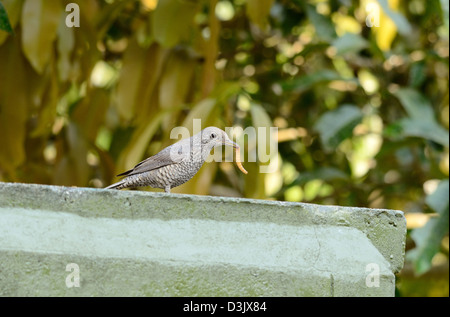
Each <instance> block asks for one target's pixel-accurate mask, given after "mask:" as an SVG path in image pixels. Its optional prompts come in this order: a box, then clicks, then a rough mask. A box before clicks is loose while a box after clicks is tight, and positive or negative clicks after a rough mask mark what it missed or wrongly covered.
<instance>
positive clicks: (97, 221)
mask: <svg viewBox="0 0 450 317" xmlns="http://www.w3.org/2000/svg"><path fill="white" fill-rule="evenodd" d="M405 234H406V221H405V218H404V216H403V213H402V212H400V211H392V210H375V209H366V208H347V207H337V206H319V205H312V204H302V203H288V202H274V201H262V200H251V199H238V198H223V197H210V196H192V195H177V194H170V195H167V194H164V193H149V192H140V191H116V190H102V189H90V188H69V187H57V186H43V185H25V184H8V183H0V296H393V295H394V288H395V275H394V273H396V272H398V271H399V270H400V269H401V268H402V266H403V257H404V240H405ZM69 263H76V264H77V265H78V267H79V277H80V287H72V288H69V287H67V285H66V279H67V278H69V279H70V278H72V277H73V276H72V275H70V274H71V272H70V271H66V265H67V264H69ZM377 281H379V284H376V282H377Z"/></svg>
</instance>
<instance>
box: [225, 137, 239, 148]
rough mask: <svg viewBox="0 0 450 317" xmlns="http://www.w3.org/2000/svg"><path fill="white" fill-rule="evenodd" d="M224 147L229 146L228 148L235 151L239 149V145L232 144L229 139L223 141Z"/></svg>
mask: <svg viewBox="0 0 450 317" xmlns="http://www.w3.org/2000/svg"><path fill="white" fill-rule="evenodd" d="M225 145H229V146H232V147H233V148H235V149H239V145H237V143H234V142H233V141H231V140H230V139H227V140H225Z"/></svg>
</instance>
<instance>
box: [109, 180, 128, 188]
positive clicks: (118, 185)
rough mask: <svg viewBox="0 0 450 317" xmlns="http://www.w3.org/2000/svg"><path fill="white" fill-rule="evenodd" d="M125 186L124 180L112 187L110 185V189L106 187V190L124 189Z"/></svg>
mask: <svg viewBox="0 0 450 317" xmlns="http://www.w3.org/2000/svg"><path fill="white" fill-rule="evenodd" d="M123 185H124V184H123V180H121V181H119V182H117V183H114V184H112V185H109V186H108V187H105V189H122V188H123V187H122V186H123Z"/></svg>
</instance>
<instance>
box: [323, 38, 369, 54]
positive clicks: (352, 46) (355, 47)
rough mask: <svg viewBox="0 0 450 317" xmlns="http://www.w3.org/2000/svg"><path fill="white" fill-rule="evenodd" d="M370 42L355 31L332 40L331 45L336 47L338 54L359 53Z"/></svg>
mask: <svg viewBox="0 0 450 317" xmlns="http://www.w3.org/2000/svg"><path fill="white" fill-rule="evenodd" d="M368 44H369V43H368V42H367V41H366V40H365V39H364V38H363V37H362V36H361V35H359V34H355V33H345V34H344V35H343V36H341V37H338V38H337V39H335V40H334V41H333V42H331V45H333V46H334V47H335V48H336V54H338V55H342V54H345V53H358V52H359V51H360V50H362V49H363V48H366V47H367V46H368Z"/></svg>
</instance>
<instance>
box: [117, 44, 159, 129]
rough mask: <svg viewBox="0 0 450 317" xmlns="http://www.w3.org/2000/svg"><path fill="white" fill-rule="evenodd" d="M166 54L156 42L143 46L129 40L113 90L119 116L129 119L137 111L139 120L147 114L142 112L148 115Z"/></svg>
mask: <svg viewBox="0 0 450 317" xmlns="http://www.w3.org/2000/svg"><path fill="white" fill-rule="evenodd" d="M166 56H167V50H165V49H162V48H161V47H160V46H159V45H158V44H153V45H151V46H150V47H149V48H148V49H143V48H141V47H140V46H139V45H138V43H137V42H136V40H134V39H133V40H132V41H130V44H129V45H128V48H127V50H126V51H125V54H124V58H123V67H122V70H121V72H120V77H119V82H118V86H117V91H116V97H117V103H116V106H117V110H118V112H119V114H120V116H121V118H123V119H124V120H126V121H129V120H131V119H133V118H134V117H135V116H136V114H137V113H138V114H139V117H140V118H141V119H146V118H147V117H148V116H146V115H145V114H148V112H149V111H148V108H149V107H151V106H152V105H151V103H150V101H151V97H152V93H153V92H154V89H155V87H156V84H157V82H158V79H159V76H160V74H161V69H162V65H164V60H165V58H166Z"/></svg>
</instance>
